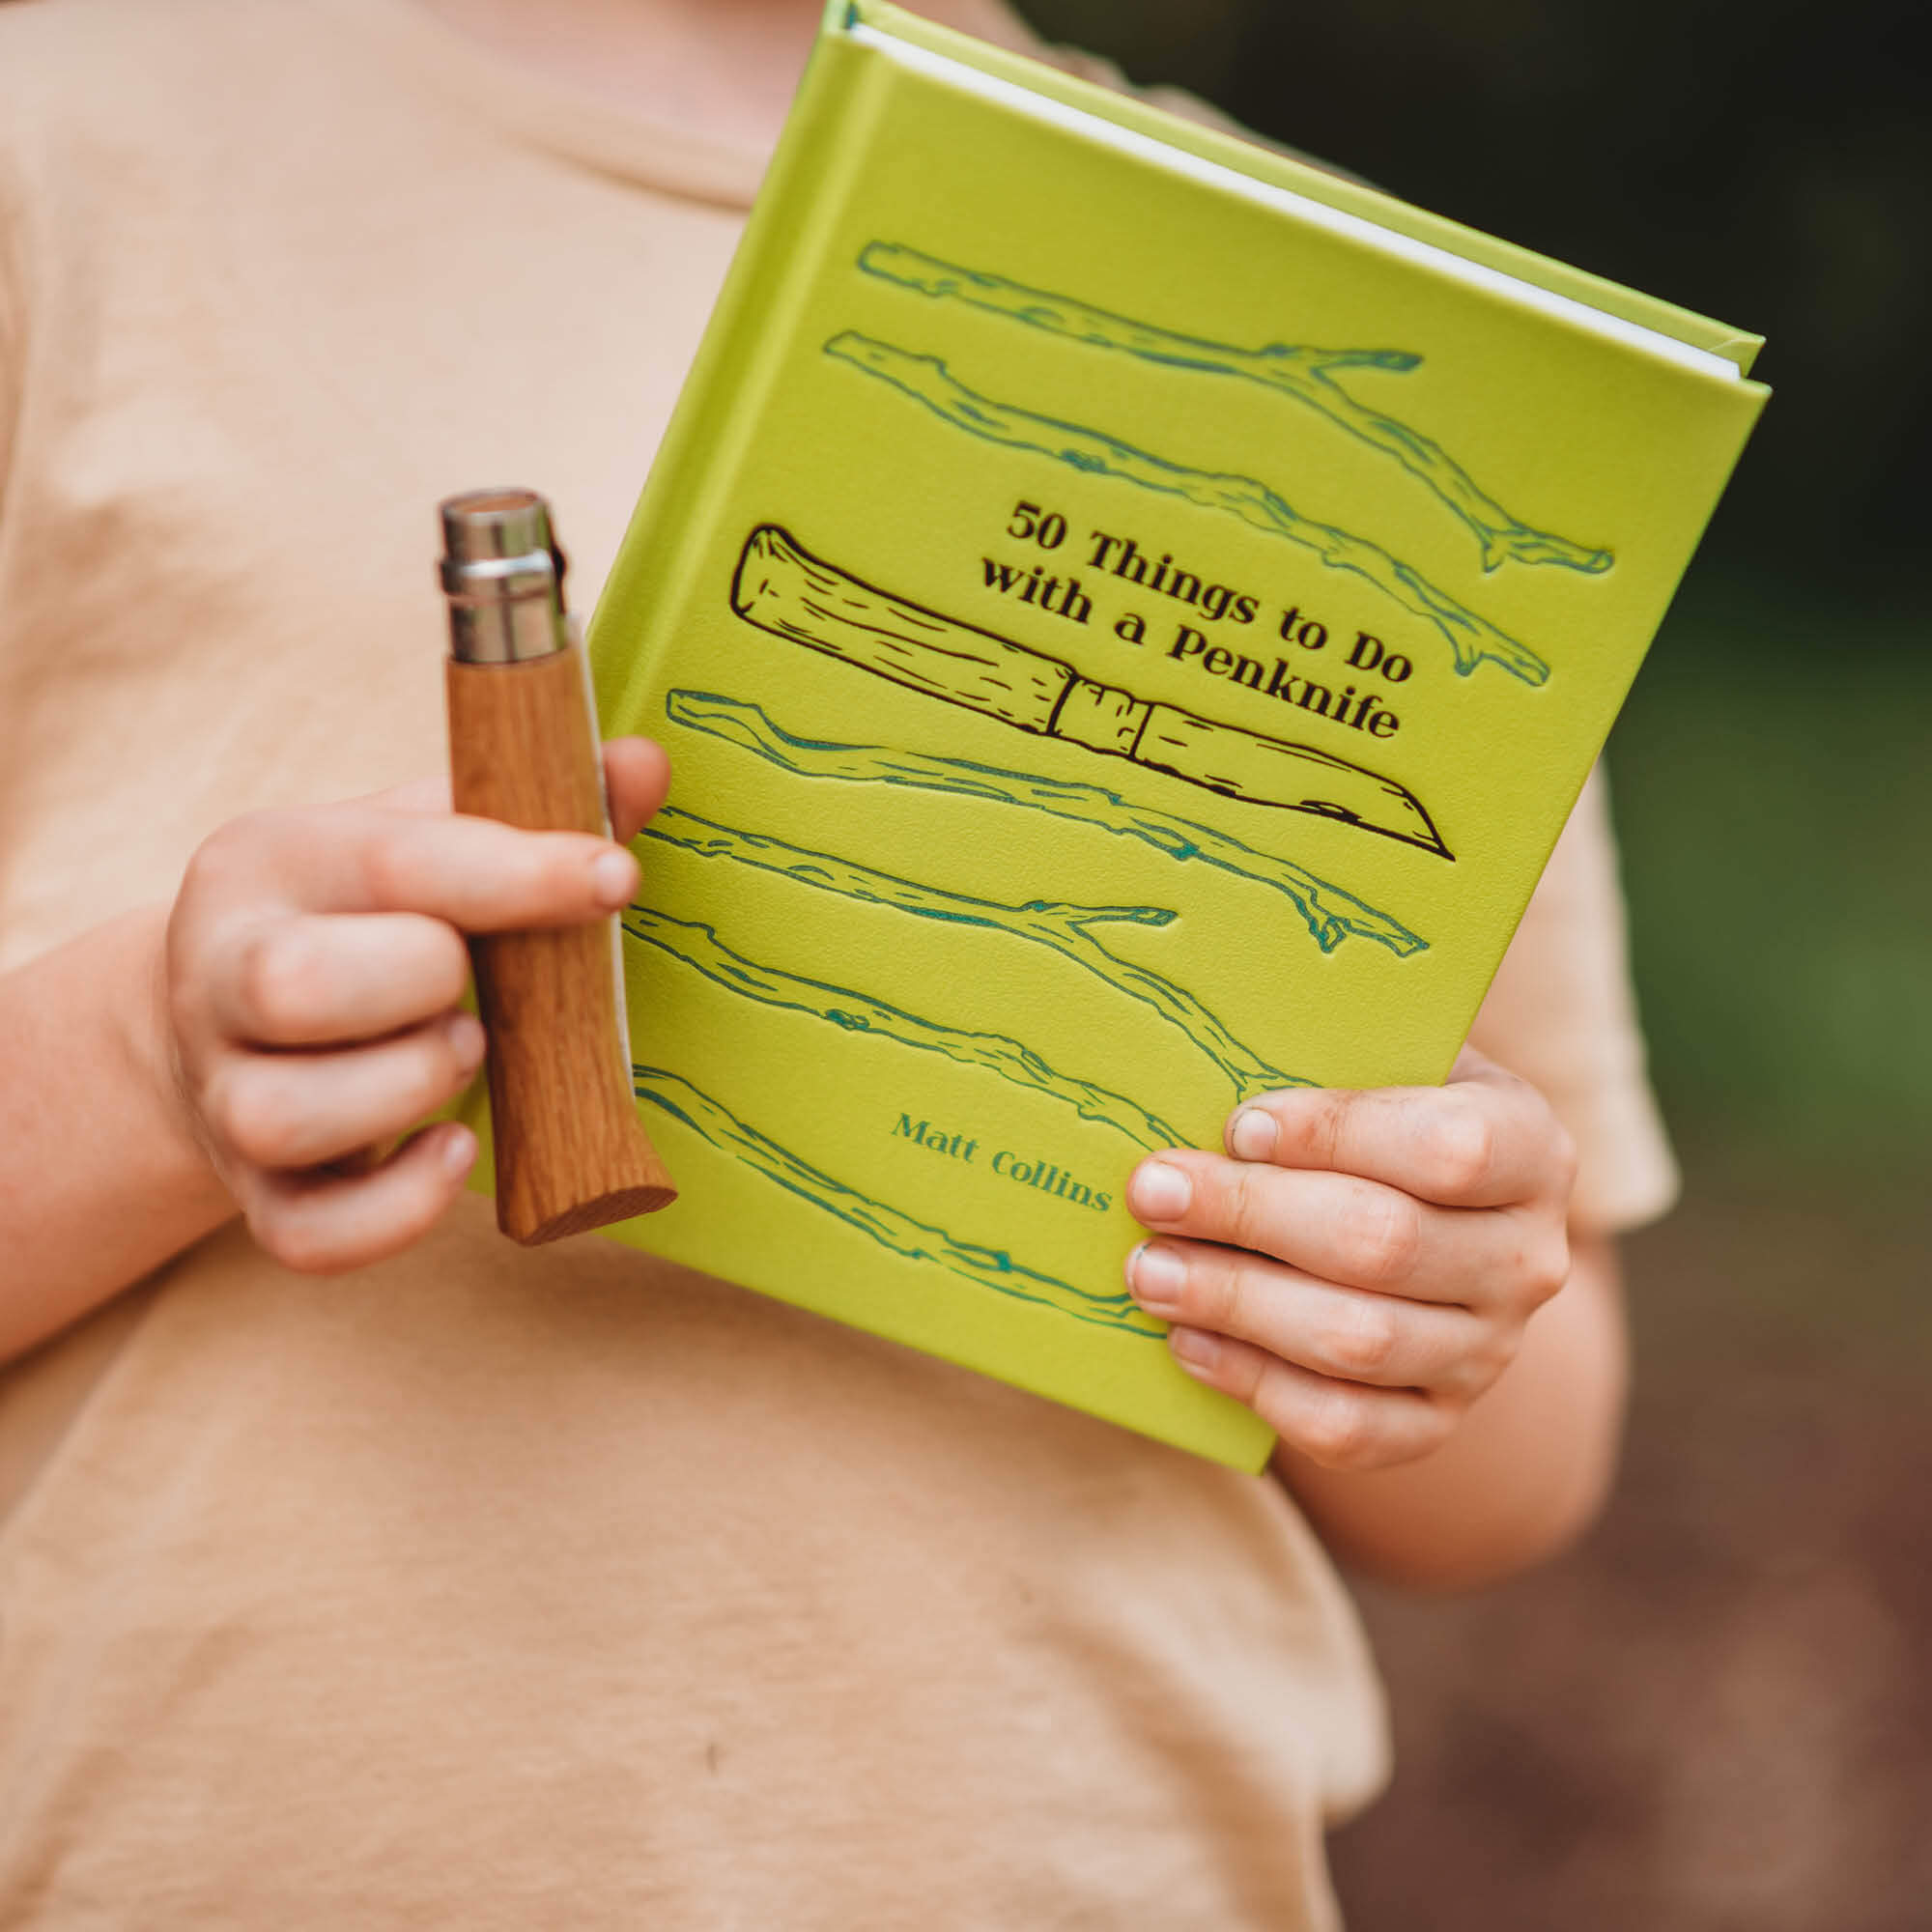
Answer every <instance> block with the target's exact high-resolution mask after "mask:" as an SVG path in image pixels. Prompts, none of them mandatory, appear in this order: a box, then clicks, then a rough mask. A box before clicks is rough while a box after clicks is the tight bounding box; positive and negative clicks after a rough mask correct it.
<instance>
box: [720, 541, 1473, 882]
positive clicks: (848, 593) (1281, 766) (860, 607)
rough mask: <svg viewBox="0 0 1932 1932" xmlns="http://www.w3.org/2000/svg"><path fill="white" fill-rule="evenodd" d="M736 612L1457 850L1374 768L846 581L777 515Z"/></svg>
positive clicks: (961, 697) (754, 555)
mask: <svg viewBox="0 0 1932 1932" xmlns="http://www.w3.org/2000/svg"><path fill="white" fill-rule="evenodd" d="M731 608H732V610H734V611H736V612H737V613H738V615H739V616H741V617H742V618H744V619H745V621H746V622H747V623H750V624H754V625H756V626H757V628H758V629H759V630H761V631H768V632H770V633H771V635H772V636H774V637H778V638H785V639H789V640H790V641H791V642H793V643H799V644H805V645H808V646H810V648H811V649H812V650H815V651H823V652H824V653H825V654H826V655H827V656H828V657H835V658H838V659H840V660H841V661H842V662H844V663H846V664H849V665H855V666H857V667H858V668H860V669H861V670H868V671H870V672H872V673H873V675H874V676H876V677H883V678H888V679H890V680H891V681H892V682H893V683H894V684H898V685H903V686H905V687H906V688H907V689H908V690H911V691H918V692H923V693H924V694H925V695H926V696H931V697H938V698H943V699H944V700H945V701H946V702H947V703H949V704H957V705H962V706H963V707H964V708H965V709H967V710H968V711H977V712H979V713H980V714H981V715H982V716H983V717H987V718H997V719H999V720H1000V722H1001V723H1002V724H1005V725H1015V726H1017V727H1018V728H1019V729H1020V730H1022V731H1032V732H1036V733H1037V734H1039V735H1041V736H1045V737H1052V738H1059V739H1062V740H1064V741H1065V742H1067V743H1069V744H1075V745H1081V746H1084V747H1085V748H1086V749H1087V750H1088V751H1090V752H1098V753H1103V754H1104V755H1106V756H1108V757H1116V758H1127V759H1130V760H1131V761H1132V762H1133V763H1135V764H1138V765H1145V766H1148V767H1149V768H1151V770H1153V771H1157V772H1165V773H1167V774H1168V776H1169V777H1171V778H1178V779H1185V780H1186V781H1187V782H1188V783H1189V784H1197V785H1201V786H1204V787H1205V788H1206V789H1207V790H1208V791H1215V792H1219V793H1220V794H1221V795H1222V796H1223V797H1224V798H1235V799H1240V800H1243V801H1244V802H1246V803H1247V804H1250V805H1270V806H1277V807H1280V808H1281V809H1283V810H1288V811H1307V812H1313V813H1315V814H1316V815H1317V816H1319V817H1322V818H1332V819H1338V820H1340V821H1341V822H1342V823H1344V824H1347V825H1355V826H1359V827H1361V829H1362V830H1363V831H1365V832H1378V833H1380V834H1381V835H1382V836H1383V837H1384V838H1399V839H1401V840H1403V841H1404V843H1406V844H1409V845H1420V846H1421V847H1423V848H1424V850H1426V851H1430V852H1436V853H1439V854H1440V855H1441V856H1442V857H1443V858H1445V859H1448V858H1453V857H1454V856H1455V855H1454V854H1453V853H1451V852H1450V850H1449V848H1448V846H1446V845H1445V844H1444V843H1443V842H1442V838H1441V836H1440V834H1438V833H1437V832H1436V830H1435V825H1434V823H1433V822H1432V821H1431V819H1430V816H1429V813H1428V812H1427V811H1426V810H1423V807H1422V804H1421V802H1420V801H1419V800H1418V799H1417V798H1416V797H1415V796H1414V795H1413V794H1412V793H1410V792H1408V791H1406V790H1405V789H1404V788H1403V787H1402V786H1401V785H1399V784H1397V783H1395V781H1393V780H1390V779H1385V778H1383V777H1382V776H1381V775H1380V774H1379V773H1378V772H1372V771H1369V770H1368V769H1366V768H1365V767H1363V766H1361V765H1351V764H1349V763H1347V762H1345V761H1344V760H1343V759H1341V758H1336V757H1331V756H1330V755H1329V754H1328V753H1326V752H1319V751H1317V750H1315V748H1314V747H1313V746H1309V745H1297V744H1291V743H1289V742H1288V741H1286V740H1285V739H1280V738H1267V737H1264V736H1263V735H1262V734H1261V733H1260V732H1259V731H1249V730H1246V729H1244V728H1243V727H1242V726H1240V725H1219V724H1214V723H1212V722H1210V721H1209V720H1208V719H1206V718H1197V717H1195V716H1194V715H1193V713H1192V712H1188V711H1182V710H1180V709H1179V707H1178V706H1176V705H1172V704H1163V703H1156V702H1152V701H1151V700H1149V699H1147V698H1144V697H1137V696H1134V694H1133V693H1132V692H1130V691H1122V690H1118V689H1116V688H1114V687H1112V686H1109V685H1103V684H1096V683H1094V680H1093V679H1091V678H1086V677H1082V676H1081V675H1080V673H1079V672H1078V671H1077V670H1075V669H1074V668H1073V667H1072V666H1071V665H1070V664H1067V663H1065V662H1064V661H1063V660H1062V659H1060V658H1056V657H1051V656H1049V655H1048V654H1047V653H1046V652H1045V651H1037V650H1034V649H1032V648H1031V647H1030V646H1028V645H1026V644H1017V643H1014V642H1013V641H1012V640H1011V639H1009V638H1002V637H1000V636H998V635H997V634H996V633H995V632H992V631H982V630H980V629H979V628H978V627H977V626H975V625H972V624H968V623H965V622H963V621H961V620H960V619H958V618H955V617H948V616H944V615H942V614H941V613H940V612H939V611H928V610H926V609H925V608H924V607H923V605H919V604H913V603H909V602H908V601H907V600H906V599H904V598H902V597H895V596H894V595H893V593H892V592H891V591H888V590H881V589H879V588H878V587H877V586H876V585H874V584H870V583H867V582H865V581H864V580H863V579H860V578H857V577H853V576H850V575H849V574H848V573H846V572H845V571H842V570H839V569H838V568H837V567H835V566H834V565H832V564H829V563H825V562H823V561H821V560H820V559H819V558H818V557H815V556H813V555H812V554H811V553H810V551H808V550H806V549H805V548H804V547H803V546H802V545H800V544H799V543H798V542H797V541H796V540H795V539H794V538H793V537H792V535H791V533H790V532H789V531H787V530H781V529H780V528H779V527H778V526H776V525H774V524H765V525H762V526H759V527H758V528H757V529H755V530H753V532H752V534H751V535H750V536H749V537H748V538H747V539H746V540H745V548H744V551H743V553H742V554H740V556H739V559H738V569H737V572H736V575H735V576H734V577H733V579H732V582H731Z"/></svg>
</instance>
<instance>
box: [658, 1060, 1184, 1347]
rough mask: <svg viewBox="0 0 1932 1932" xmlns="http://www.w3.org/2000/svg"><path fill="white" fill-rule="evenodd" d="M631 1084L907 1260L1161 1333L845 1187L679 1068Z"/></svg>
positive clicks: (1131, 1312) (1081, 1317)
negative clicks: (725, 1104) (738, 1112)
mask: <svg viewBox="0 0 1932 1932" xmlns="http://www.w3.org/2000/svg"><path fill="white" fill-rule="evenodd" d="M631 1085H632V1088H633V1090H634V1091H635V1092H636V1094H637V1095H638V1097H639V1099H642V1100H648V1101H650V1102H651V1104H652V1105H653V1106H656V1107H661V1108H663V1109H664V1111H665V1112H666V1113H668V1114H669V1115H671V1116H672V1117H673V1119H676V1120H679V1121H682V1122H684V1123H685V1125H686V1126H688V1127H690V1128H691V1129H692V1130H693V1131H694V1132H696V1133H697V1134H698V1135H700V1136H701V1137H702V1138H703V1139H704V1140H706V1141H708V1142H709V1143H710V1144H711V1145H712V1146H713V1147H715V1148H717V1149H718V1150H720V1151H721V1152H724V1153H728V1154H733V1155H735V1156H736V1157H737V1158H738V1159H740V1160H742V1161H744V1162H745V1163H746V1164H747V1165H748V1166H751V1167H753V1168H755V1169H756V1170H757V1172H758V1173H760V1174H762V1175H763V1176H764V1177H765V1179H767V1180H772V1181H776V1182H777V1183H778V1185H779V1186H781V1187H782V1188H784V1189H785V1190H786V1192H787V1193H791V1194H796V1195H798V1196H799V1197H800V1198H801V1199H802V1200H806V1201H809V1202H810V1203H811V1205H812V1206H813V1207H814V1208H821V1209H822V1210H823V1211H824V1212H826V1213H828V1214H831V1215H834V1216H836V1217H837V1218H838V1220H840V1221H843V1222H844V1223H845V1224H846V1226H847V1227H851V1228H856V1229H858V1230H859V1232H860V1233H861V1234H863V1235H867V1236H870V1237H871V1238H872V1239H873V1240H875V1241H877V1242H878V1243H879V1244H880V1245H881V1246H882V1247H887V1248H890V1249H891V1250H892V1251H893V1252H894V1253H895V1254H897V1255H903V1256H904V1257H905V1258H906V1259H907V1260H908V1261H915V1262H931V1263H933V1264H936V1265H937V1266H939V1267H943V1268H947V1269H950V1270H951V1271H952V1273H953V1274H956V1275H961V1276H963V1277H964V1278H965V1279H966V1280H968V1281H970V1282H972V1283H973V1284H974V1286H975V1287H977V1288H986V1289H992V1290H993V1291H995V1292H996V1293H1000V1294H1010V1295H1014V1296H1017V1297H1018V1298H1019V1299H1020V1300H1023V1301H1035V1302H1040V1303H1043V1304H1044V1305H1045V1306H1047V1307H1049V1308H1054V1309H1057V1310H1059V1312H1060V1313H1061V1314H1063V1315H1070V1316H1072V1317H1073V1318H1074V1319H1075V1320H1076V1321H1093V1322H1096V1323H1098V1324H1100V1325H1102V1326H1104V1327H1109V1328H1118V1329H1123V1330H1126V1331H1127V1332H1129V1333H1131V1334H1136V1335H1148V1336H1158V1335H1162V1334H1164V1333H1165V1332H1166V1330H1165V1329H1164V1328H1163V1327H1161V1325H1160V1324H1159V1323H1157V1322H1155V1321H1153V1320H1152V1319H1151V1317H1149V1316H1146V1315H1143V1314H1142V1313H1141V1311H1140V1310H1139V1309H1138V1308H1137V1307H1136V1306H1135V1305H1134V1302H1133V1299H1132V1297H1131V1296H1129V1295H1128V1294H1127V1293H1125V1292H1124V1291H1122V1292H1121V1293H1117V1294H1094V1293H1089V1292H1088V1291H1086V1290H1084V1289H1079V1288H1076V1287H1074V1286H1073V1284H1072V1283H1071V1282H1065V1281H1062V1280H1060V1279H1059V1278H1058V1277H1057V1276H1055V1275H1050V1274H1041V1273H1039V1272H1038V1271H1037V1269H1034V1268H1029V1267H1023V1266H1022V1265H1021V1264H1019V1263H1018V1262H1016V1261H1014V1260H1013V1258H1012V1257H1011V1256H1010V1255H1009V1254H1008V1253H1007V1252H1006V1250H1005V1249H1003V1248H988V1247H982V1246H980V1244H979V1243H978V1242H976V1241H962V1240H960V1239H959V1238H958V1237H957V1236H954V1235H952V1234H949V1233H948V1232H947V1231H946V1230H945V1229H944V1228H936V1227H934V1226H932V1225H931V1224H930V1223H929V1222H925V1221H916V1220H914V1219H913V1217H912V1216H911V1215H910V1214H904V1213H901V1212H900V1211H899V1209H897V1208H894V1207H891V1206H889V1205H888V1204H887V1203H886V1202H883V1201H875V1200H873V1199H872V1198H871V1197H870V1196H869V1195H866V1194H861V1193H860V1192H859V1191H858V1190H857V1189H856V1188H853V1187H848V1186H846V1184H845V1183H844V1182H843V1181H842V1180H835V1179H833V1178H832V1176H831V1175H829V1174H825V1173H822V1172H821V1171H820V1170H819V1169H818V1168H815V1167H812V1166H810V1165H809V1164H808V1163H807V1162H805V1161H803V1160H801V1159H800V1158H799V1157H798V1155H797V1154H795V1153H793V1152H791V1151H789V1150H788V1149H786V1148H782V1147H781V1146H780V1145H779V1144H778V1142H776V1141H774V1140H771V1139H768V1138H767V1137H766V1136H765V1135H764V1134H761V1133H760V1132H758V1130H757V1129H756V1128H755V1127H753V1126H752V1125H750V1124H749V1123H748V1122H744V1121H741V1120H739V1119H738V1118H737V1116H736V1115H735V1114H732V1113H731V1112H730V1111H729V1110H728V1109H727V1108H725V1107H724V1106H721V1105H720V1104H719V1102H718V1101H716V1100H714V1099H713V1098H712V1097H711V1096H710V1094H706V1093H704V1092H703V1091H702V1090H701V1089H699V1088H697V1087H695V1086H694V1085H693V1084H692V1083H691V1082H690V1081H689V1080H686V1079H684V1078H683V1077H682V1076H681V1075H679V1074H676V1073H671V1072H668V1070H666V1069H665V1068H663V1067H659V1066H638V1065H633V1067H632V1068H631Z"/></svg>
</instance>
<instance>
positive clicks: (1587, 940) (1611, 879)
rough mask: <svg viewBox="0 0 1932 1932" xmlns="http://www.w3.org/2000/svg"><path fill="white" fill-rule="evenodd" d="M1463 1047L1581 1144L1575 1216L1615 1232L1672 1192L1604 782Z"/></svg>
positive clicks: (1559, 855) (1560, 846) (1586, 805)
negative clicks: (1543, 1102) (1494, 1066)
mask: <svg viewBox="0 0 1932 1932" xmlns="http://www.w3.org/2000/svg"><path fill="white" fill-rule="evenodd" d="M1469 1043H1470V1044H1471V1045H1472V1046H1474V1047H1476V1048H1477V1049H1478V1050H1479V1051H1481V1052H1483V1053H1486V1054H1488V1055H1489V1057H1490V1058H1491V1059H1492V1060H1494V1061H1497V1062H1499V1063H1500V1064H1501V1065H1504V1066H1507V1067H1508V1068H1509V1069H1510V1071H1511V1072H1512V1073H1516V1074H1519V1075H1520V1076H1521V1078H1523V1079H1524V1080H1527V1081H1529V1082H1530V1083H1531V1085H1532V1086H1535V1087H1537V1088H1539V1089H1540V1090H1541V1091H1542V1092H1543V1094H1545V1095H1546V1097H1547V1098H1548V1101H1549V1104H1550V1105H1551V1106H1552V1107H1554V1108H1555V1110H1556V1113H1557V1115H1558V1117H1559V1118H1560V1119H1561V1120H1562V1122H1563V1124H1564V1125H1565V1126H1566V1127H1568V1128H1569V1129H1570V1132H1571V1133H1572V1135H1574V1136H1575V1138H1576V1142H1577V1155H1578V1161H1577V1193H1576V1197H1575V1201H1574V1204H1573V1207H1572V1210H1571V1219H1572V1221H1573V1222H1574V1223H1575V1224H1576V1225H1577V1226H1578V1227H1580V1228H1587V1229H1589V1230H1591V1231H1592V1232H1594V1233H1599V1234H1614V1233H1616V1232H1618V1231H1619V1230H1622V1229H1626V1228H1634V1227H1638V1226H1640V1225H1641V1224H1642V1223H1644V1222H1645V1221H1651V1220H1655V1219H1656V1218H1657V1216H1658V1215H1660V1214H1662V1212H1663V1211H1664V1209H1665V1208H1668V1207H1669V1206H1670V1204H1671V1203H1672V1202H1673V1201H1674V1200H1675V1199H1676V1196H1677V1165H1676V1162H1675V1161H1674V1160H1673V1159H1672V1157H1671V1152H1670V1146H1669V1143H1668V1142H1667V1141H1666V1139H1665V1138H1664V1133H1663V1127H1662V1122H1661V1121H1660V1120H1659V1118H1658V1112H1657V1103H1656V1100H1655V1099H1654V1098H1653V1096H1652V1094H1651V1090H1650V1082H1649V1079H1648V1077H1647V1075H1646V1073H1645V1070H1644V1050H1643V1036H1642V1033H1641V1032H1640V1031H1639V1029H1638V1025H1637V1018H1636V1003H1635V999H1634V995H1633V993H1632V990H1631V981H1630V966H1629V956H1628V951H1627V946H1626V940H1625V931H1624V906H1623V895H1622V891H1621V889H1620V887H1619V885H1618V882H1617V856H1616V845H1615V841H1614V838H1613V837H1612V834H1611V831H1610V814H1609V798H1608V787H1607V785H1606V784H1605V779H1604V775H1603V772H1602V770H1601V769H1599V770H1598V771H1595V772H1593V773H1592V774H1591V775H1590V779H1589V781H1588V783H1586V784H1585V785H1584V787H1583V791H1582V795H1581V797H1579V798H1578V799H1577V809H1576V810H1575V811H1573V812H1572V813H1571V815H1570V822H1569V824H1568V825H1567V826H1565V828H1564V831H1563V836H1562V838H1559V839H1558V840H1557V842H1556V849H1555V851H1554V852H1553V853H1552V854H1551V855H1550V860H1549V865H1548V869H1547V870H1546V871H1545V872H1544V875H1543V880H1542V883H1541V884H1540V885H1539V886H1538V887H1537V889H1536V892H1535V894H1534V895H1533V896H1532V897H1531V899H1530V902H1529V907H1528V909H1527V911H1525V912H1524V914H1523V918H1522V923H1521V924H1520V926H1519V927H1518V928H1517V935H1516V938H1515V940H1514V941H1513V942H1512V943H1511V946H1510V950H1509V952H1508V953H1507V954H1506V955H1505V956H1504V959H1503V963H1502V966H1501V969H1500V970H1499V971H1498V972H1497V974H1496V977H1495V980H1494V982H1493V983H1492V986H1491V987H1490V993H1489V997H1488V998H1487V999H1486V1000H1485V1001H1484V1002H1483V1008H1482V1011H1481V1012H1479V1013H1478V1014H1477V1015H1476V1024H1475V1026H1474V1027H1473V1028H1472V1029H1471V1031H1470V1034H1469Z"/></svg>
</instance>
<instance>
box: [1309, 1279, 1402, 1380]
mask: <svg viewBox="0 0 1932 1932" xmlns="http://www.w3.org/2000/svg"><path fill="white" fill-rule="evenodd" d="M1401 1339H1402V1323H1401V1321H1400V1320H1399V1319H1398V1317H1397V1314H1396V1311H1395V1309H1394V1307H1393V1306H1391V1305H1390V1303H1389V1302H1387V1301H1386V1300H1383V1299H1381V1298H1379V1297H1377V1296H1370V1295H1351V1296H1350V1297H1349V1299H1348V1300H1347V1301H1346V1302H1345V1303H1344V1305H1343V1312H1342V1315H1341V1317H1340V1319H1339V1320H1338V1321H1336V1323H1335V1325H1334V1327H1333V1328H1332V1329H1331V1330H1330V1332H1329V1335H1328V1339H1327V1344H1326V1347H1325V1350H1324V1353H1325V1354H1326V1355H1327V1358H1328V1360H1329V1361H1330V1362H1331V1363H1332V1364H1333V1365H1334V1366H1335V1368H1336V1369H1337V1370H1338V1371H1339V1372H1340V1373H1341V1374H1343V1375H1346V1376H1352V1377H1354V1378H1357V1379H1361V1378H1367V1377H1371V1376H1376V1375H1378V1374H1380V1373H1381V1372H1382V1371H1383V1370H1384V1369H1386V1368H1387V1367H1388V1366H1389V1364H1390V1362H1392V1361H1393V1360H1394V1358H1395V1351H1396V1347H1397V1344H1398V1343H1399V1342H1400V1341H1401Z"/></svg>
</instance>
